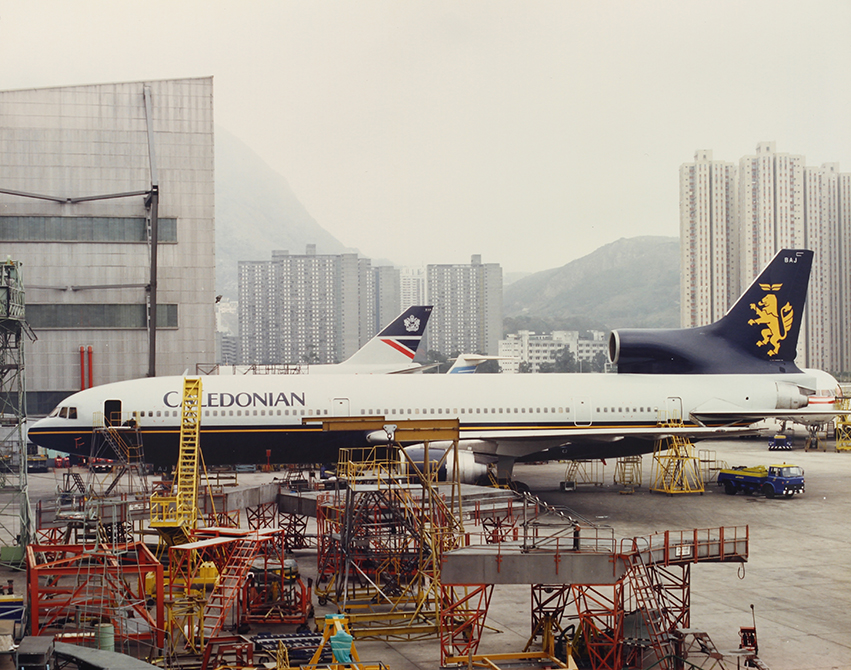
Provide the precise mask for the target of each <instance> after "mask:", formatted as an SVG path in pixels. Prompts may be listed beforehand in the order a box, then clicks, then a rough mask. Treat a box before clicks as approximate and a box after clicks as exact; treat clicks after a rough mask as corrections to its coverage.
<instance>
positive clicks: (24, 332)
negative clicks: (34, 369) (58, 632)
mask: <svg viewBox="0 0 851 670" xmlns="http://www.w3.org/2000/svg"><path fill="white" fill-rule="evenodd" d="M27 338H29V339H30V340H35V339H36V337H35V334H34V333H33V332H32V329H30V327H29V324H27V320H26V314H25V306H24V284H23V280H22V278H21V264H20V263H19V262H17V261H13V260H7V261H4V262H3V263H0V545H2V546H3V547H4V548H6V549H5V551H3V552H0V560H2V561H3V562H7V563H12V564H15V565H20V563H21V562H22V561H23V548H24V547H25V546H26V545H27V544H28V543H29V542H30V540H31V538H32V536H33V527H32V512H31V509H30V501H29V491H28V488H27V448H26V441H25V439H24V429H23V426H24V422H25V421H26V416H27V405H26V383H25V375H24V343H25V341H26V339H27ZM15 545H17V546H15ZM12 547H14V548H12ZM8 548H12V549H8Z"/></svg>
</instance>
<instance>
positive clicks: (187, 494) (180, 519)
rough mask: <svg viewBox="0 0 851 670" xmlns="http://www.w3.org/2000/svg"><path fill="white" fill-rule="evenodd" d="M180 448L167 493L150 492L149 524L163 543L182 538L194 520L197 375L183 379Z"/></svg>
mask: <svg viewBox="0 0 851 670" xmlns="http://www.w3.org/2000/svg"><path fill="white" fill-rule="evenodd" d="M182 407H183V410H182V412H181V420H180V451H179V453H178V457H177V469H176V472H175V476H174V486H173V488H172V493H173V495H171V496H159V495H152V496H151V527H152V528H156V529H157V530H158V531H159V533H160V535H161V536H162V538H163V540H164V541H165V543H166V544H168V545H171V544H180V543H182V542H185V541H186V540H187V539H188V537H189V533H190V532H191V531H192V530H194V528H195V525H196V523H197V521H198V450H199V447H198V443H199V439H198V434H199V431H200V426H201V378H200V377H196V378H190V377H186V378H185V379H184V380H183V405H182Z"/></svg>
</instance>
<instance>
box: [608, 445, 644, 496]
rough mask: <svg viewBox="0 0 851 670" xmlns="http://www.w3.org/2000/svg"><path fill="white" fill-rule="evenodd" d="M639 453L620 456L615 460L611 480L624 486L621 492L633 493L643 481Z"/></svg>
mask: <svg viewBox="0 0 851 670" xmlns="http://www.w3.org/2000/svg"><path fill="white" fill-rule="evenodd" d="M641 465H642V457H641V454H636V455H635V456H622V457H621V458H619V459H617V460H616V461H615V474H614V477H613V482H614V483H615V484H620V485H621V486H623V487H624V490H623V491H622V493H633V492H634V491H635V489H636V487H638V488H640V487H641V484H642V483H643V473H642V467H641Z"/></svg>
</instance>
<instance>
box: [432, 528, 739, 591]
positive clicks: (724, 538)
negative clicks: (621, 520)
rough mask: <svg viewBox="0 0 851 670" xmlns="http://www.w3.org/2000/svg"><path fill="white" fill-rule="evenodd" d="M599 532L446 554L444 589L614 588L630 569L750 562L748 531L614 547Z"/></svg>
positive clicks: (681, 535)
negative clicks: (507, 586)
mask: <svg viewBox="0 0 851 670" xmlns="http://www.w3.org/2000/svg"><path fill="white" fill-rule="evenodd" d="M603 530H605V529H599V528H582V527H580V528H578V529H577V532H575V534H572V535H564V536H560V537H556V538H546V539H544V540H535V541H534V543H524V542H522V541H519V542H501V543H499V544H487V545H471V546H467V547H461V548H459V549H453V550H452V551H448V552H446V553H445V554H444V555H443V564H442V567H441V571H440V577H441V583H443V584H445V585H449V584H453V585H463V584H470V583H472V582H471V579H475V583H477V584H600V585H603V584H615V583H617V582H618V581H620V580H621V579H623V577H624V576H625V575H626V573H627V572H628V571H629V569H630V565H631V564H632V565H634V564H636V563H639V564H643V565H645V566H670V565H684V564H690V563H697V562H715V563H720V562H739V563H743V562H746V561H747V557H748V529H747V527H738V526H735V527H721V528H710V529H700V530H687V531H666V532H664V533H658V534H654V535H650V536H648V537H638V538H631V539H629V540H622V541H620V542H618V543H616V542H615V540H614V538H613V537H606V536H605V534H603V533H602V531H603Z"/></svg>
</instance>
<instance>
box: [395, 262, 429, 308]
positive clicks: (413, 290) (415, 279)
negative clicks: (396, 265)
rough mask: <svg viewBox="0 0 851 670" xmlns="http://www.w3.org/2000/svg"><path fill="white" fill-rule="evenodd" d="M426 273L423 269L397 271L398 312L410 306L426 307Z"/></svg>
mask: <svg viewBox="0 0 851 670" xmlns="http://www.w3.org/2000/svg"><path fill="white" fill-rule="evenodd" d="M426 304H428V303H426V273H425V269H423V268H401V269H400V270H399V312H401V311H402V310H403V309H405V308H407V307H410V306H411V305H426Z"/></svg>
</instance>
